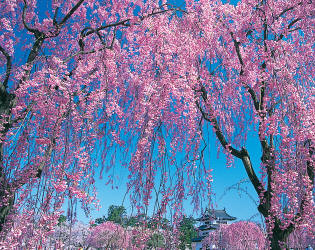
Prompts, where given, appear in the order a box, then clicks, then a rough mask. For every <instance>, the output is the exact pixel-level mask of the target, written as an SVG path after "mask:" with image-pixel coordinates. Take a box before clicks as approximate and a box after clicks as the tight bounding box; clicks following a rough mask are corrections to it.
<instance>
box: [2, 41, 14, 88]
mask: <svg viewBox="0 0 315 250" xmlns="http://www.w3.org/2000/svg"><path fill="white" fill-rule="evenodd" d="M0 51H1V53H2V54H3V55H4V56H5V58H6V59H7V69H6V74H5V78H4V81H3V85H2V86H1V87H0V93H1V94H3V93H4V92H5V90H6V89H7V87H8V82H9V77H10V74H11V69H12V61H11V56H10V55H9V53H8V52H6V50H5V49H4V48H3V47H2V46H1V45H0ZM3 88H4V89H3Z"/></svg>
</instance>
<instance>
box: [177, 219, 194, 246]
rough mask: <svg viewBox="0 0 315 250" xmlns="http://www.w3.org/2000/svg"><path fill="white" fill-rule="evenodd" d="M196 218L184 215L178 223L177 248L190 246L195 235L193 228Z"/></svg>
mask: <svg viewBox="0 0 315 250" xmlns="http://www.w3.org/2000/svg"><path fill="white" fill-rule="evenodd" d="M195 224H196V220H195V219H194V218H193V217H191V216H190V217H186V216H184V217H183V219H182V220H181V222H180V224H179V231H180V235H179V246H178V247H179V249H186V247H189V248H191V239H192V238H195V237H197V231H196V229H195V227H194V226H195Z"/></svg>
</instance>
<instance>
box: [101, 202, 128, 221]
mask: <svg viewBox="0 0 315 250" xmlns="http://www.w3.org/2000/svg"><path fill="white" fill-rule="evenodd" d="M126 217H127V214H126V208H125V207H124V206H116V205H111V206H110V207H109V208H108V211H107V219H106V220H107V221H112V222H114V223H116V224H119V225H124V224H125V222H126Z"/></svg>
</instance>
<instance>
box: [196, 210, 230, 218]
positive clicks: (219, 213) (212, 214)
mask: <svg viewBox="0 0 315 250" xmlns="http://www.w3.org/2000/svg"><path fill="white" fill-rule="evenodd" d="M209 219H215V220H236V217H233V216H231V215H229V214H228V213H227V212H226V211H225V208H224V209H223V210H216V209H208V208H207V209H206V210H205V212H204V213H203V215H202V216H201V218H199V219H197V220H198V221H204V220H209Z"/></svg>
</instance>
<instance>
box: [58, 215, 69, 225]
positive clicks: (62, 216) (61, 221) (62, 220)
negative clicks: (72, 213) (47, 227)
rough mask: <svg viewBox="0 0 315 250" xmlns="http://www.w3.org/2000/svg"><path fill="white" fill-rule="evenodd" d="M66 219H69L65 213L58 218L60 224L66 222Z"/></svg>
mask: <svg viewBox="0 0 315 250" xmlns="http://www.w3.org/2000/svg"><path fill="white" fill-rule="evenodd" d="M66 220H67V217H66V216H64V215H63V214H62V215H60V216H59V218H58V226H60V225H62V224H64V223H65V222H66Z"/></svg>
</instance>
